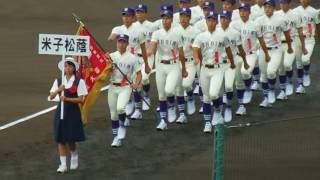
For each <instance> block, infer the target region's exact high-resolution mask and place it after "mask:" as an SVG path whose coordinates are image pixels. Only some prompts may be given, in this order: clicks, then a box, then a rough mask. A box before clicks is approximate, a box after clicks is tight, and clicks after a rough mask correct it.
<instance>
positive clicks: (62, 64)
mask: <svg viewBox="0 0 320 180" xmlns="http://www.w3.org/2000/svg"><path fill="white" fill-rule="evenodd" d="M64 62H71V63H72V64H74V66H75V67H76V71H78V70H79V63H78V62H76V61H75V60H74V59H73V57H67V58H66V59H65V61H64ZM63 66H64V63H63V60H61V61H60V62H59V64H58V68H59V69H60V70H61V71H62V69H63Z"/></svg>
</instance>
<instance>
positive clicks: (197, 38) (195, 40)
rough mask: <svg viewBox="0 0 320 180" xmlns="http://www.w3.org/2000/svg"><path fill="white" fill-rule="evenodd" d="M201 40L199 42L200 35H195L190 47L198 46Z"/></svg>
mask: <svg viewBox="0 0 320 180" xmlns="http://www.w3.org/2000/svg"><path fill="white" fill-rule="evenodd" d="M200 45H201V42H200V35H197V36H196V38H195V39H194V41H193V44H192V47H194V48H200Z"/></svg>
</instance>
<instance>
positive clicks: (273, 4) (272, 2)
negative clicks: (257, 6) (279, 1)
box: [263, 0, 276, 7]
mask: <svg viewBox="0 0 320 180" xmlns="http://www.w3.org/2000/svg"><path fill="white" fill-rule="evenodd" d="M266 4H269V5H271V6H273V7H275V6H276V2H275V0H266V1H265V2H264V3H263V5H266Z"/></svg>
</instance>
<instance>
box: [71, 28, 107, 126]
mask: <svg viewBox="0 0 320 180" xmlns="http://www.w3.org/2000/svg"><path fill="white" fill-rule="evenodd" d="M77 34H78V35H82V36H90V52H91V55H90V57H89V59H86V58H84V57H81V58H80V60H81V66H80V69H79V73H78V75H79V76H80V78H81V79H83V80H84V81H85V83H86V85H87V89H88V95H87V96H86V97H85V101H84V103H83V104H82V107H81V113H82V120H83V123H84V124H86V123H87V121H88V110H89V108H90V106H92V105H93V103H94V102H95V100H96V99H97V97H98V96H99V94H100V90H101V88H102V86H103V84H104V81H105V80H106V78H107V77H108V75H109V73H110V72H111V71H112V61H111V60H110V58H109V56H108V55H106V54H105V52H104V51H103V50H102V49H101V48H100V47H99V46H98V44H97V42H96V41H95V40H94V38H93V37H92V35H91V34H90V33H89V32H88V31H87V29H86V28H85V27H84V26H83V24H81V25H80V27H79V29H78V32H77Z"/></svg>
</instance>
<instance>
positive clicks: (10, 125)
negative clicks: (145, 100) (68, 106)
mask: <svg viewBox="0 0 320 180" xmlns="http://www.w3.org/2000/svg"><path fill="white" fill-rule="evenodd" d="M154 72H156V70H155V69H152V71H151V73H150V74H152V73H154ZM109 87H110V86H109V85H107V86H104V87H102V88H101V91H106V90H108V89H109ZM55 109H57V105H55V106H52V107H49V108H47V109H44V110H41V111H39V112H36V113H34V114H31V115H29V116H26V117H23V118H20V119H18V120H15V121H13V122H10V123H8V124H5V125H2V126H0V131H1V130H4V129H7V128H10V127H12V126H15V125H17V124H20V123H23V122H26V121H28V120H31V119H33V118H36V117H38V116H41V115H43V114H46V113H49V112H51V111H53V110H55Z"/></svg>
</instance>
